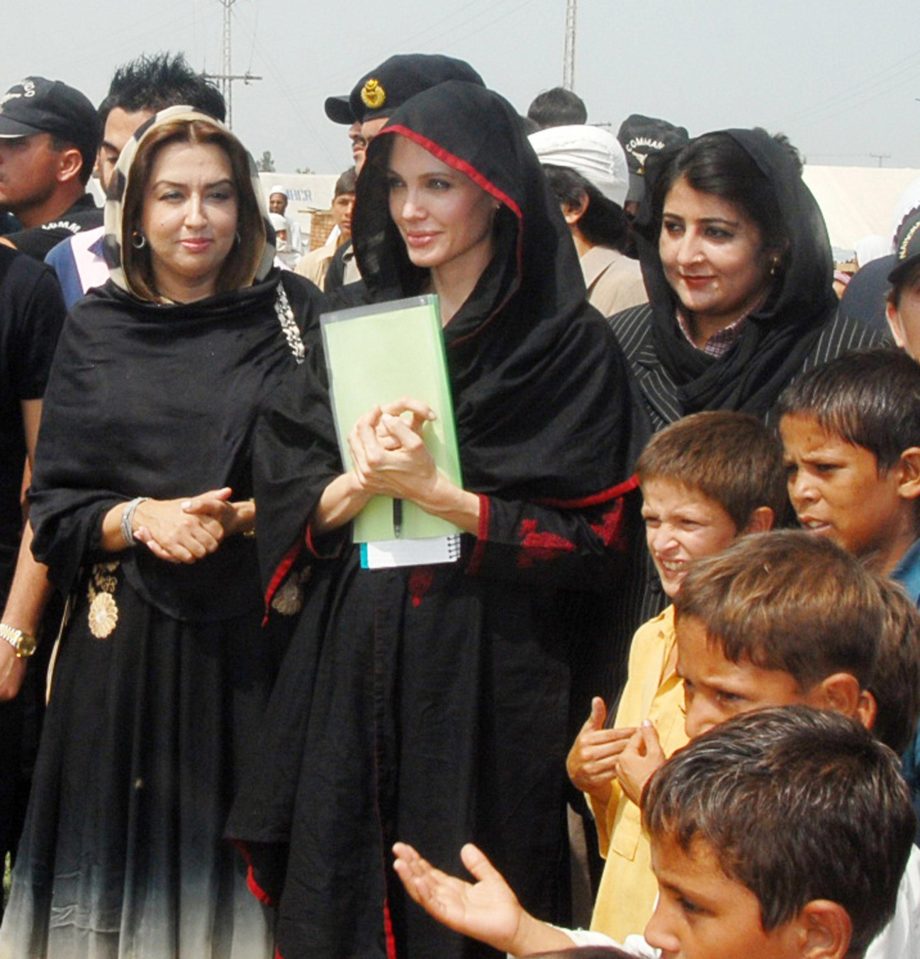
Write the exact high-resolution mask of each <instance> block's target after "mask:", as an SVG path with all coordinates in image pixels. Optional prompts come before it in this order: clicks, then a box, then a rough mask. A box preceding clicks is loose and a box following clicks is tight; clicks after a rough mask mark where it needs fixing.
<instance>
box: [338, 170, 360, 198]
mask: <svg viewBox="0 0 920 959" xmlns="http://www.w3.org/2000/svg"><path fill="white" fill-rule="evenodd" d="M357 183H358V174H357V173H356V172H355V168H354V167H353V166H350V167H349V168H348V169H347V170H346V171H345V172H344V173H343V174H342V175H341V176H340V177H339V178H338V180H336V181H335V189H334V190H333V192H332V195H333V196H334V197H336V196H341V195H342V194H343V193H354V192H355V189H356V188H357Z"/></svg>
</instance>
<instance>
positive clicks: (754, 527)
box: [741, 506, 776, 533]
mask: <svg viewBox="0 0 920 959" xmlns="http://www.w3.org/2000/svg"><path fill="white" fill-rule="evenodd" d="M775 522H776V514H775V513H774V512H773V510H772V509H771V507H769V506H758V507H757V509H755V510H754V512H753V513H751V515H750V516H749V517H748V521H747V526H745V527H744V529H743V530H741V532H742V533H769V532H770V530H771V529H773V524H774V523H775Z"/></svg>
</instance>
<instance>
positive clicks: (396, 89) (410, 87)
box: [325, 53, 485, 292]
mask: <svg viewBox="0 0 920 959" xmlns="http://www.w3.org/2000/svg"><path fill="white" fill-rule="evenodd" d="M447 80H465V81H466V82H467V83H475V84H477V85H478V86H481V87H482V86H485V84H484V83H483V81H482V77H481V76H480V75H479V74H478V73H477V72H476V71H475V70H474V69H473V68H472V67H471V66H470V65H469V64H468V63H467V62H466V61H465V60H457V59H455V58H454V57H445V56H443V55H442V54H439V53H399V54H396V55H395V56H392V57H390V58H389V59H387V60H384V61H383V63H381V64H380V65H379V66H377V67H375V68H374V69H373V70H371V71H370V72H369V73H365V74H364V76H363V77H361V79H360V80H359V81H358V82H357V83H356V84H355V86H354V87H353V88H352V91H351V93H350V94H349V95H348V97H347V98H346V97H344V96H337V97H328V98H327V100H326V104H325V108H326V116H327V117H329V119H330V120H332V121H333V122H334V123H350V124H351V126H350V127H349V137H351V136H352V131H354V130H357V129H358V128H359V125H360V134H358V135H359V136H360V137H361V139H362V140H363V143H362V147H363V148H366V146H367V144H368V143H370V142H371V140H372V139H373V138H374V137H375V136H376V135H377V134H378V133H379V132H380V131H381V130H382V129H383V127H384V126H386V123H387V121H388V120H389V119H390V117H391V116H392V114H393V112H394V111H395V110H397V109H398V108H399V107H401V106H402V105H403V104H404V103H405V102H406V101H407V100H411V99H412V97H414V96H415V95H416V94H417V93H421V92H422V91H423V90H428V89H430V88H431V87H436V86H437V85H438V84H439V83H444V82H446V81H447ZM353 142H354V141H353ZM363 164H364V157H363V150H362V157H361V165H362V166H363ZM355 168H356V169H357V171H358V172H359V173H360V172H361V167H360V166H359V165H358V161H357V159H356V160H355ZM359 278H360V276H359V274H358V270H357V264H355V262H354V249H353V247H352V245H351V243H347V244H343V245H342V246H340V247H339V248H338V250H337V251H336V253H335V256H334V257H333V258H332V262H331V263H330V264H329V270H328V272H327V273H326V285H325V289H326V291H327V292H329V291H330V290H335V289H338V288H339V287H340V286H343V285H344V284H345V283H349V282H352V281H353V280H354V279H359Z"/></svg>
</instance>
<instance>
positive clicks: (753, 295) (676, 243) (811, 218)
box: [610, 129, 878, 635]
mask: <svg viewBox="0 0 920 959" xmlns="http://www.w3.org/2000/svg"><path fill="white" fill-rule="evenodd" d="M646 180H647V181H648V187H647V190H646V199H645V200H644V202H643V207H642V208H641V209H640V212H639V219H638V222H637V227H636V229H637V234H638V242H639V254H640V260H641V263H642V272H643V275H644V277H645V283H646V288H647V289H648V292H649V303H648V304H646V305H643V306H638V307H634V308H632V309H629V310H625V311H623V312H622V313H619V314H617V315H616V316H613V317H611V319H610V325H611V327H612V329H613V331H614V333H615V334H616V337H617V339H618V340H619V342H620V345H621V346H622V348H623V351H624V353H625V354H626V358H627V361H628V363H629V368H630V374H631V379H632V382H633V386H634V388H635V392H636V395H637V399H638V402H637V403H636V404H635V406H634V407H633V409H634V412H635V413H636V414H637V419H636V421H635V422H634V424H633V425H634V433H635V436H636V439H637V446H638V448H640V449H641V447H642V446H644V444H645V441H646V440H647V439H648V437H649V436H650V435H651V433H653V432H657V431H658V430H660V429H662V428H663V427H664V426H667V425H668V423H672V422H674V421H675V420H677V419H680V417H682V416H686V415H687V414H689V413H695V412H698V411H700V410H718V409H727V410H743V411H745V412H748V413H753V414H755V415H757V416H764V417H766V416H769V413H770V410H771V409H772V407H773V405H774V403H775V402H776V399H777V397H778V396H779V394H780V393H781V392H782V390H783V388H784V387H785V386H786V385H787V384H788V383H789V382H790V381H791V380H792V379H793V378H794V377H795V376H797V375H799V374H800V373H803V372H805V371H806V370H809V369H811V368H813V367H814V366H817V365H820V364H821V363H824V362H826V361H827V360H829V359H831V358H832V357H834V356H836V355H838V354H839V353H842V352H845V351H846V350H850V349H858V348H861V347H866V346H871V345H873V344H875V343H877V342H878V336H877V335H876V334H875V333H873V332H871V331H870V330H868V329H867V328H865V327H863V326H861V325H860V324H859V323H857V322H855V321H854V320H851V319H847V318H843V317H838V315H837V298H836V296H835V295H834V291H833V289H832V281H833V258H832V256H831V248H830V243H829V241H828V237H827V228H826V226H825V224H824V219H823V217H822V216H821V211H820V210H819V208H818V204H817V203H816V202H815V199H814V197H813V196H812V194H811V192H810V191H809V189H808V187H807V186H806V185H805V184H804V182H803V181H802V176H801V163H800V161H799V158H798V156H797V155H796V152H795V150H794V148H793V147H792V146H791V145H790V144H789V143H788V142H787V141H786V140H785V138H782V137H779V138H775V137H772V136H770V135H769V134H768V133H767V132H766V131H764V130H760V129H754V130H724V131H721V132H717V133H707V134H704V135H703V136H700V137H697V138H696V139H695V140H691V141H690V143H689V144H687V145H686V146H684V147H682V148H679V149H672V150H670V151H666V152H664V153H662V154H659V155H657V156H655V157H652V158H650V159H649V164H648V169H647V171H646ZM630 568H631V570H632V571H633V573H634V576H633V578H632V583H631V585H630V586H629V587H628V588H627V589H624V590H623V592H622V593H621V601H622V602H623V603H624V604H625V607H627V608H624V611H623V613H622V615H621V616H620V617H619V618H620V624H621V628H622V630H623V633H624V635H631V633H632V631H633V630H634V629H635V628H636V627H638V626H639V625H640V623H642V622H645V621H646V620H647V619H649V618H650V617H652V616H654V615H655V614H656V613H658V612H659V611H660V610H661V608H662V607H663V606H664V604H665V597H664V595H663V594H662V593H661V590H660V587H659V585H658V582H657V577H656V576H655V574H654V570H653V569H652V568H651V565H650V563H649V561H648V556H647V554H646V552H645V546H644V539H643V540H641V541H640V540H638V539H637V541H636V542H635V551H634V558H633V562H632V563H631V564H630Z"/></svg>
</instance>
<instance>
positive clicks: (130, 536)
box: [121, 496, 148, 546]
mask: <svg viewBox="0 0 920 959" xmlns="http://www.w3.org/2000/svg"><path fill="white" fill-rule="evenodd" d="M147 499H148V497H146V496H135V497H134V499H133V500H131V502H130V503H128V505H127V506H126V507H125V508H124V509H123V510H122V511H121V536H122V539H124V541H125V546H133V545H134V529H133V526H132V524H133V522H134V511H135V510H136V509H137V508H138V506H140V505H141V503H144V502H146V501H147Z"/></svg>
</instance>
